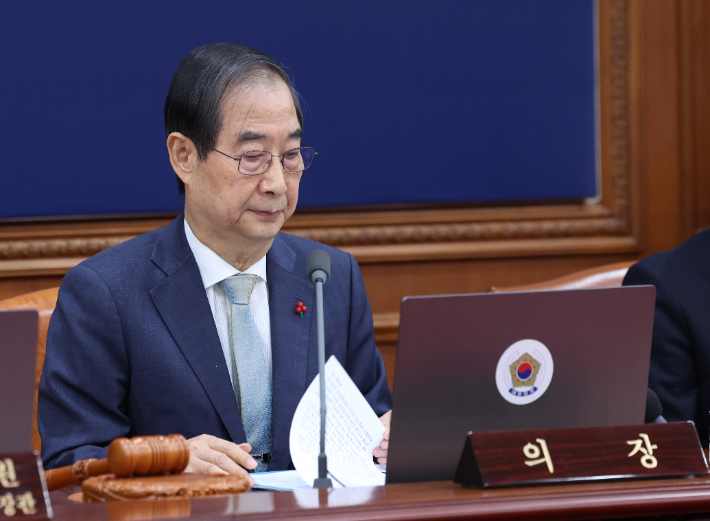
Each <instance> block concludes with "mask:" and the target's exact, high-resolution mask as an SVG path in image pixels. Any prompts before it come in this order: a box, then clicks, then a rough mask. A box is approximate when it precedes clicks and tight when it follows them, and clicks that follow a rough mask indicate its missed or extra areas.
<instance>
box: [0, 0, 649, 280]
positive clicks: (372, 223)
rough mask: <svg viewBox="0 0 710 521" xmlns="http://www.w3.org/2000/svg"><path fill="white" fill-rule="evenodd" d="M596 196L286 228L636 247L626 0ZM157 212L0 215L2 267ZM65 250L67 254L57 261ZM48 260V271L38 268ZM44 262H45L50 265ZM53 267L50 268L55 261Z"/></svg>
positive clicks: (34, 264) (609, 37) (410, 244)
mask: <svg viewBox="0 0 710 521" xmlns="http://www.w3.org/2000/svg"><path fill="white" fill-rule="evenodd" d="M598 6H599V14H598V16H599V18H598V19H599V24H598V26H599V53H600V54H599V91H600V122H601V129H600V140H601V146H600V148H601V180H600V186H601V198H600V199H599V200H598V201H585V202H579V203H572V204H570V203H565V204H547V205H527V206H525V205H522V206H521V205H516V206H503V207H497V208H496V207H493V208H490V207H488V208H447V207H441V208H427V209H420V210H417V209H401V210H374V211H362V212H358V211H342V212H333V211H329V212H311V213H302V214H299V213H297V214H296V215H294V217H293V218H292V219H291V220H289V221H288V222H287V223H286V225H285V226H284V231H286V232H288V233H292V234H294V235H298V236H301V237H306V238H309V239H313V240H316V241H319V242H323V243H326V244H330V245H333V246H337V247H340V248H342V249H344V250H346V251H350V252H351V253H353V254H354V255H355V256H356V258H357V259H358V261H359V262H365V263H367V262H402V261H410V260H432V259H439V258H449V259H474V258H485V257H490V256H496V255H498V256H504V255H532V254H536V255H541V256H546V255H562V254H585V253H620V252H627V253H632V252H638V251H639V250H640V245H639V240H638V237H637V235H636V231H635V230H636V226H635V224H634V222H633V216H634V212H633V211H632V203H633V202H634V197H633V193H632V192H633V190H634V186H635V181H634V178H633V176H634V169H633V163H634V162H633V161H632V159H631V154H630V146H629V143H630V141H631V139H630V128H631V127H632V122H631V121H630V107H633V106H634V104H635V103H636V101H635V98H634V92H633V90H632V89H631V88H630V84H631V82H630V77H629V75H630V62H631V59H632V55H631V47H632V46H631V42H632V33H631V29H630V27H631V24H630V16H631V15H632V13H631V10H630V3H629V0H600V2H599V3H598ZM171 218H172V216H161V217H159V218H156V217H149V218H130V217H128V218H114V219H89V218H87V219H85V220H83V221H65V222H62V221H46V222H41V221H33V222H31V223H22V222H14V223H8V222H6V223H3V224H0V276H3V275H4V276H14V275H16V274H17V273H18V272H20V271H22V272H23V273H32V272H33V271H34V272H36V273H37V274H40V273H55V272H56V270H57V269H60V268H58V266H65V265H66V266H68V265H70V264H71V262H75V261H76V260H77V259H82V258H86V257H89V256H91V255H93V254H95V253H98V252H99V251H101V250H103V249H106V248H108V247H110V246H113V245H115V244H118V243H120V242H122V241H125V240H126V239H128V238H130V237H134V236H136V235H138V234H140V233H143V232H145V231H148V230H151V229H154V228H155V227H157V226H161V225H164V224H167V223H168V222H169V221H170V219H171ZM62 260H63V261H62ZM43 270H44V271H43ZM48 270H49V271H48ZM52 270H55V271H52Z"/></svg>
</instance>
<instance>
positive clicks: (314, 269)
mask: <svg viewBox="0 0 710 521" xmlns="http://www.w3.org/2000/svg"><path fill="white" fill-rule="evenodd" d="M306 266H307V269H308V279H309V280H310V281H311V282H312V283H313V284H315V285H316V317H317V320H318V372H319V374H320V454H318V477H317V478H316V479H315V480H314V481H313V488H333V483H332V482H331V481H330V478H329V477H328V457H327V456H326V455H325V412H326V406H325V329H324V327H323V284H325V283H326V282H328V279H329V278H330V256H329V255H328V254H327V253H326V252H324V251H323V250H313V251H312V252H311V253H309V254H308V258H307V259H306Z"/></svg>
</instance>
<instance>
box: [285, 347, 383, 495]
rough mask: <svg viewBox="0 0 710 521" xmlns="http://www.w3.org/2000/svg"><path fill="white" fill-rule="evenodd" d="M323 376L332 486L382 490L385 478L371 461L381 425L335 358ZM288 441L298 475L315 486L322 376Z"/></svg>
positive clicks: (295, 419) (311, 389)
mask: <svg viewBox="0 0 710 521" xmlns="http://www.w3.org/2000/svg"><path fill="white" fill-rule="evenodd" d="M325 374H326V379H325V384H326V390H325V397H326V404H327V408H328V410H327V414H326V437H325V453H326V455H327V456H328V474H329V476H328V477H330V478H331V480H332V481H333V486H334V487H368V486H375V485H384V484H385V475H384V474H383V473H382V472H381V471H380V470H378V469H377V468H376V466H375V463H374V462H373V460H372V451H373V449H374V448H375V447H377V446H378V445H379V444H380V442H381V441H382V436H383V435H384V433H385V427H384V425H382V422H380V419H379V418H378V417H377V415H376V414H375V411H373V410H372V408H371V407H370V404H368V403H367V400H365V397H364V396H363V395H362V393H361V392H360V390H359V389H358V388H357V386H356V385H355V383H353V381H352V380H351V379H350V376H348V374H347V373H346V372H345V369H343V366H341V365H340V363H339V362H338V360H337V359H336V358H335V357H334V356H331V357H330V359H329V360H328V362H327V363H326V364H325ZM289 442H290V447H291V460H292V461H293V464H294V466H295V467H296V470H297V471H298V473H299V474H300V475H301V477H302V478H303V480H304V481H305V482H306V483H308V484H310V485H313V481H314V480H315V479H316V478H317V477H318V453H319V452H320V375H318V376H316V378H315V379H314V380H313V382H312V383H311V385H310V386H309V387H308V390H306V393H305V394H304V395H303V398H302V399H301V402H300V403H299V404H298V407H297V408H296V414H295V415H294V417H293V422H292V424H291V437H290V440H289Z"/></svg>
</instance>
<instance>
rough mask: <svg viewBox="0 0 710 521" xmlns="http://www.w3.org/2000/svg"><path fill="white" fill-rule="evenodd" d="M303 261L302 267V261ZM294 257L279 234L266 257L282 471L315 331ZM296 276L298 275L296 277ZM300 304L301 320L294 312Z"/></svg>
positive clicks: (310, 292)
mask: <svg viewBox="0 0 710 521" xmlns="http://www.w3.org/2000/svg"><path fill="white" fill-rule="evenodd" d="M301 260H303V262H304V264H305V259H301ZM296 261H297V255H296V253H295V252H294V251H293V250H292V249H291V248H290V247H289V246H288V245H287V244H286V242H285V241H284V240H283V238H282V236H281V234H279V235H277V236H276V238H275V239H274V244H273V245H272V247H271V249H270V250H269V253H268V254H267V256H266V278H267V280H268V286H269V314H270V320H271V353H272V361H273V368H272V371H273V387H274V388H273V418H274V424H273V429H274V452H275V460H274V462H273V463H274V468H286V465H287V464H288V461H289V460H290V457H289V431H290V428H291V420H292V419H293V415H294V413H295V411H296V406H297V405H298V402H299V401H300V399H301V396H302V395H303V393H304V391H305V390H306V374H307V361H308V350H309V345H310V343H311V342H310V337H311V334H310V333H311V330H313V331H315V327H316V326H315V318H314V317H315V287H314V286H313V285H312V284H310V283H309V282H308V280H307V279H306V277H305V267H304V269H302V270H300V269H297V266H296ZM296 273H300V275H297V274H296ZM299 301H302V302H303V303H304V304H305V306H306V307H307V308H308V311H307V312H306V313H304V314H303V318H301V316H300V315H298V314H297V313H296V311H295V309H296V304H297V303H298V302H299Z"/></svg>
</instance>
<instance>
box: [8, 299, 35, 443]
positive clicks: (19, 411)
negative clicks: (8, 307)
mask: <svg viewBox="0 0 710 521" xmlns="http://www.w3.org/2000/svg"><path fill="white" fill-rule="evenodd" d="M38 320H39V318H38V315H37V312H36V311H34V310H18V311H0V453H13V452H27V451H29V450H31V444H32V413H33V410H34V389H35V363H36V359H37V324H38Z"/></svg>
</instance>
